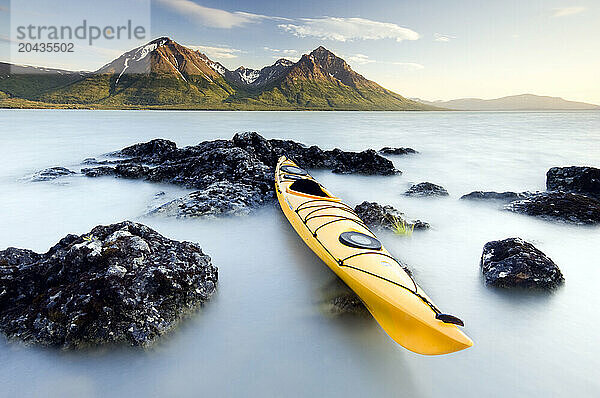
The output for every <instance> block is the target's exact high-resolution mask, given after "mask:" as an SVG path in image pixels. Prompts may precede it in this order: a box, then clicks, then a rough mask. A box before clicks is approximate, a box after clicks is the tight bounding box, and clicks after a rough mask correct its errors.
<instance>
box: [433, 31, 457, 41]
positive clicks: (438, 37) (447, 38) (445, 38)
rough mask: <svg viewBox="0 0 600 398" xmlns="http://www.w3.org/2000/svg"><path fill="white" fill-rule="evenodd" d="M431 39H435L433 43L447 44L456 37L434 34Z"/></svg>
mask: <svg viewBox="0 0 600 398" xmlns="http://www.w3.org/2000/svg"><path fill="white" fill-rule="evenodd" d="M433 37H435V39H434V40H435V41H441V42H449V41H450V40H452V39H456V37H454V36H449V35H443V34H441V33H434V34H433Z"/></svg>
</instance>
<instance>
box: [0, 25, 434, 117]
mask: <svg viewBox="0 0 600 398" xmlns="http://www.w3.org/2000/svg"><path fill="white" fill-rule="evenodd" d="M26 76H28V75H26V74H25V75H21V76H17V77H14V76H8V77H7V78H6V79H4V80H0V91H1V92H4V93H6V95H8V96H10V97H13V98H15V97H16V98H18V99H21V100H24V101H39V102H42V103H44V104H47V105H50V106H51V105H52V104H55V105H56V106H58V105H65V104H66V105H77V106H89V107H110V108H120V107H134V108H135V107H142V108H143V107H151V108H161V107H163V108H173V107H178V108H181V109H314V110H435V109H437V108H435V107H433V106H429V105H425V104H421V103H419V102H415V101H412V100H409V99H406V98H404V97H402V96H401V95H400V94H397V93H394V92H392V91H390V90H387V89H385V88H383V87H381V86H380V85H378V84H377V83H375V82H373V81H370V80H368V79H366V78H365V77H363V76H362V75H360V74H358V73H357V72H355V71H354V70H352V68H351V67H350V65H348V64H347V63H346V61H344V60H343V59H341V58H339V57H337V56H336V55H335V54H333V53H332V52H331V51H329V50H327V49H326V48H325V47H323V46H319V47H318V48H317V49H315V50H313V51H312V52H311V53H310V54H304V55H303V56H302V57H301V58H300V60H298V62H295V63H294V62H292V61H289V60H286V59H279V60H277V61H276V62H275V63H274V64H272V65H267V66H265V67H263V68H261V69H250V68H244V67H239V68H237V69H235V70H233V71H231V70H229V69H227V68H225V67H224V66H223V65H222V64H220V63H219V62H215V61H213V60H211V59H210V58H208V57H207V56H206V55H205V54H203V53H201V52H200V51H198V50H193V49H190V48H187V47H185V46H182V45H180V44H178V43H177V42H175V41H173V40H172V39H170V38H169V37H159V38H157V39H154V40H152V41H150V42H148V43H147V44H145V45H143V46H140V47H137V48H134V49H132V50H130V51H127V52H125V53H124V54H122V55H121V56H119V57H117V58H116V59H114V60H113V61H111V62H109V63H107V64H106V65H104V66H102V67H101V68H100V69H98V70H97V71H96V72H94V73H91V74H86V75H81V76H80V77H79V78H77V79H71V80H69V81H61V82H56V84H55V85H54V86H52V84H50V83H48V84H45V85H44V86H43V87H42V88H41V89H40V90H39V91H38V92H29V91H28V92H21V93H20V95H15V93H16V92H15V90H14V87H12V88H11V85H10V84H7V82H8V81H10V80H11V79H13V78H14V79H17V80H18V78H20V79H21V80H23V79H26ZM14 79H13V80H14ZM11 99H12V98H11ZM1 101H3V102H2V103H0V106H3V105H6V104H5V103H6V102H7V100H6V99H4V100H1ZM9 106H10V104H9Z"/></svg>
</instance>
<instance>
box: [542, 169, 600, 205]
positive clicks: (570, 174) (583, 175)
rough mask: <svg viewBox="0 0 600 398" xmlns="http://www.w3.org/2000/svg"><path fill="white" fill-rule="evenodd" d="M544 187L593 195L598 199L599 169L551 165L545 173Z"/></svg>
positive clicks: (599, 185) (599, 196)
mask: <svg viewBox="0 0 600 398" xmlns="http://www.w3.org/2000/svg"><path fill="white" fill-rule="evenodd" d="M546 189H548V190H549V191H565V192H573V193H579V194H582V195H588V196H593V197H596V198H599V199H600V169H597V168H595V167H579V166H571V167H552V168H551V169H550V170H548V172H547V173H546Z"/></svg>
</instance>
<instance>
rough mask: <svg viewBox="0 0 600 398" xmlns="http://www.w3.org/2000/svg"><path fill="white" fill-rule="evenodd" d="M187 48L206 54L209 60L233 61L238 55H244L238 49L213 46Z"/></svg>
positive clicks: (191, 46) (189, 46)
mask: <svg viewBox="0 0 600 398" xmlns="http://www.w3.org/2000/svg"><path fill="white" fill-rule="evenodd" d="M186 47H188V48H191V49H193V50H198V51H200V52H202V53H204V54H206V56H207V57H209V58H217V59H218V58H221V59H231V58H237V57H238V54H240V53H242V52H243V51H242V50H238V49H236V48H231V47H211V46H194V45H186Z"/></svg>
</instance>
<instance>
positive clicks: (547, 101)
mask: <svg viewBox="0 0 600 398" xmlns="http://www.w3.org/2000/svg"><path fill="white" fill-rule="evenodd" d="M413 99H414V100H415V101H418V102H421V103H423V104H427V105H432V106H438V107H441V108H448V109H454V110H460V111H539V110H593V109H600V106H599V105H594V104H587V103H585V102H575V101H567V100H565V99H562V98H559V97H546V96H540V95H533V94H521V95H511V96H508V97H502V98H496V99H490V100H484V99H479V98H461V99H455V100H450V101H425V100H421V99H418V98H413Z"/></svg>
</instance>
